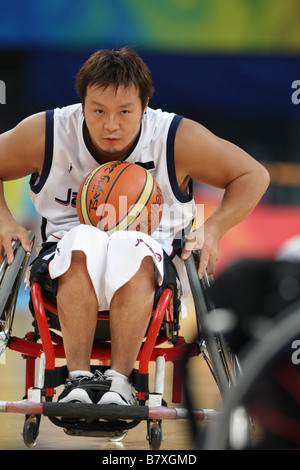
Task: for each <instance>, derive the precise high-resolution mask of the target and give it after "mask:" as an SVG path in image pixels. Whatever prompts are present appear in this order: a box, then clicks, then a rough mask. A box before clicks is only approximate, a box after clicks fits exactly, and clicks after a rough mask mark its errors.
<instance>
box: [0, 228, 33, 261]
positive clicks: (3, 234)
mask: <svg viewBox="0 0 300 470" xmlns="http://www.w3.org/2000/svg"><path fill="white" fill-rule="evenodd" d="M17 240H19V241H20V242H21V244H22V246H23V248H24V250H25V251H26V252H30V251H31V246H30V241H29V238H28V235H27V230H26V229H25V228H24V227H22V225H20V224H18V223H17V222H15V221H10V222H5V223H4V224H1V228H0V264H1V263H2V262H3V260H4V257H5V255H6V256H7V262H8V264H11V263H12V262H13V259H14V252H13V248H12V242H13V241H17Z"/></svg>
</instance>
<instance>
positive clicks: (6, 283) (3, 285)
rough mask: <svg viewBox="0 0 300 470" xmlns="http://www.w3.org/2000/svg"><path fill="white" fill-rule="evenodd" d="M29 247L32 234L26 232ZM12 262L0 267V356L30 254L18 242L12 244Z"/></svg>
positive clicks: (11, 322) (7, 337)
mask: <svg viewBox="0 0 300 470" xmlns="http://www.w3.org/2000/svg"><path fill="white" fill-rule="evenodd" d="M28 237H29V240H30V243H31V246H32V245H33V243H34V234H33V232H31V231H29V232H28ZM13 250H14V260H13V262H12V264H11V265H8V263H7V259H6V258H5V259H4V261H3V263H2V264H1V266H0V354H1V353H2V352H4V350H5V347H6V345H7V343H8V341H9V337H10V335H11V330H12V324H13V319H14V314H15V309H16V304H17V298H18V292H19V288H20V284H21V281H22V279H23V276H24V273H25V271H26V268H27V265H28V261H29V258H30V253H26V252H25V250H24V249H23V247H22V245H21V244H20V242H13Z"/></svg>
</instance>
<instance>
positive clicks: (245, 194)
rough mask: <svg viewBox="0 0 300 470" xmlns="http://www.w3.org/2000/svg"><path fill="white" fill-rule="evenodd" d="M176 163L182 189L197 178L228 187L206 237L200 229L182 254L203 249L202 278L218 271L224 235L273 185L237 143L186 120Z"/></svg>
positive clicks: (182, 128) (208, 223)
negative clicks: (221, 242) (269, 186)
mask: <svg viewBox="0 0 300 470" xmlns="http://www.w3.org/2000/svg"><path fill="white" fill-rule="evenodd" d="M175 164H176V171H177V178H178V184H179V185H180V186H181V189H184V185H185V184H186V182H187V181H188V179H189V178H193V179H194V180H196V181H199V182H201V183H205V184H208V185H210V186H214V187H218V188H222V189H224V190H225V191H224V196H223V200H222V202H221V204H220V205H219V207H218V208H217V209H216V211H215V212H214V213H213V214H212V215H211V216H210V217H209V218H208V219H207V220H206V222H205V224H204V239H203V230H202V229H201V230H199V231H198V232H197V231H196V233H194V234H192V235H191V237H190V243H187V244H186V247H185V248H184V250H183V253H182V258H183V259H185V258H186V257H188V256H189V255H190V253H191V250H193V249H195V248H201V263H200V266H199V276H200V277H202V276H203V274H204V271H205V269H207V270H208V273H209V274H212V273H213V272H214V270H215V264H216V261H217V259H218V256H219V241H220V239H221V237H222V236H223V235H224V234H225V233H226V232H227V231H228V230H229V229H230V228H232V227H233V226H235V225H237V224H238V223H240V222H241V221H242V220H244V219H245V218H246V217H247V216H248V215H249V214H250V213H251V212H252V210H253V209H254V208H255V207H256V205H257V204H258V202H259V201H260V199H261V198H262V196H263V194H264V192H265V191H266V189H267V187H268V185H269V174H268V172H267V170H266V169H265V168H264V167H263V166H262V165H261V164H260V163H259V162H257V161H256V160H255V159H254V158H252V157H251V156H250V155H248V154H247V153H246V152H244V151H243V150H242V149H240V148H239V147H237V146H236V145H234V144H232V143H230V142H227V141H225V140H223V139H220V138H218V137H216V136H215V135H213V134H212V133H211V132H210V131H208V130H207V129H205V128H204V127H203V126H201V125H200V124H198V123H195V122H194V121H190V120H185V119H184V120H183V121H182V123H181V124H180V126H179V129H178V135H177V138H176V144H175Z"/></svg>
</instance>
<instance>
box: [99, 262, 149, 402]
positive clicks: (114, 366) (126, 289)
mask: <svg viewBox="0 0 300 470" xmlns="http://www.w3.org/2000/svg"><path fill="white" fill-rule="evenodd" d="M154 293H155V276H154V265H153V260H152V258H151V257H149V256H147V257H146V258H144V259H143V261H142V263H141V266H140V268H139V270H138V271H137V273H136V274H135V275H134V276H133V277H132V278H131V279H130V280H129V281H127V282H126V283H125V284H124V285H123V286H122V287H120V288H119V289H118V290H116V292H115V293H114V295H113V298H112V300H111V303H110V315H109V317H110V329H111V352H112V354H111V368H110V369H109V370H107V371H106V372H105V374H104V375H105V376H106V378H107V379H109V380H111V386H110V390H109V391H108V392H106V393H105V394H104V395H103V396H102V397H101V399H100V401H99V403H100V404H103V405H107V404H110V403H115V404H119V405H125V404H127V405H128V404H134V403H135V393H134V390H133V388H132V386H131V384H130V382H129V380H128V378H129V376H130V374H131V372H132V369H133V367H134V363H135V361H136V358H137V355H138V352H139V349H140V347H141V344H142V341H143V339H144V336H145V332H146V329H147V326H148V324H149V320H150V316H151V313H152V308H153V301H154Z"/></svg>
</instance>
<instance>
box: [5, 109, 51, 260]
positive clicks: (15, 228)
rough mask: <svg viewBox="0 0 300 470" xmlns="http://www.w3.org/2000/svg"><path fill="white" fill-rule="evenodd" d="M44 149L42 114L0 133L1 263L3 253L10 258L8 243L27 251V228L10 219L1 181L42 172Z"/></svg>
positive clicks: (10, 251) (11, 255)
mask: <svg viewBox="0 0 300 470" xmlns="http://www.w3.org/2000/svg"><path fill="white" fill-rule="evenodd" d="M44 148H45V114H44V113H39V114H35V115H33V116H30V117H29V118H26V119H25V120H24V121H22V122H21V123H20V124H18V125H17V126H16V127H15V128H14V129H11V130H10V131H7V132H5V133H3V134H1V135H0V263H1V262H2V261H3V258H4V256H5V254H6V255H7V259H8V262H9V263H11V262H12V260H13V250H12V246H11V243H12V241H13V240H20V242H21V243H22V246H23V248H24V249H25V250H26V251H29V250H30V243H29V240H28V236H27V231H26V229H25V228H24V227H22V226H21V225H20V224H19V223H17V222H16V221H15V219H14V218H13V216H12V214H11V212H10V210H9V208H8V206H7V204H6V201H5V194H4V187H3V181H9V180H15V179H19V178H22V177H24V176H27V175H30V174H32V173H39V174H41V171H42V167H43V162H44Z"/></svg>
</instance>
